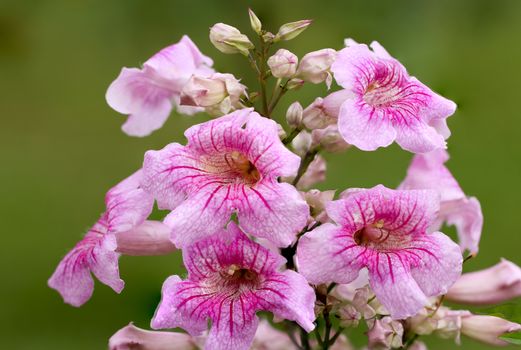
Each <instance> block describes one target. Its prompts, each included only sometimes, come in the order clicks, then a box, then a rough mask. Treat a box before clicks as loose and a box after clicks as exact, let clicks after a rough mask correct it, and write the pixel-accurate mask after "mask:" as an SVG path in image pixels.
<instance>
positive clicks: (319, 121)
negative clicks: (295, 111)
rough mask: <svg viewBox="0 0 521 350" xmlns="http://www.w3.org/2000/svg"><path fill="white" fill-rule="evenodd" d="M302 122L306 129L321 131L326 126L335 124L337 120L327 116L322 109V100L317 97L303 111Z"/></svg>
mask: <svg viewBox="0 0 521 350" xmlns="http://www.w3.org/2000/svg"><path fill="white" fill-rule="evenodd" d="M302 122H303V123H304V125H305V126H306V128H308V129H311V130H313V129H322V128H325V127H326V126H328V125H331V124H336V122H337V118H335V117H333V116H330V115H329V114H327V112H326V109H325V108H324V100H323V99H322V98H321V97H317V98H316V99H315V101H313V103H312V104H310V105H309V106H307V107H306V109H305V110H304V115H303V119H302Z"/></svg>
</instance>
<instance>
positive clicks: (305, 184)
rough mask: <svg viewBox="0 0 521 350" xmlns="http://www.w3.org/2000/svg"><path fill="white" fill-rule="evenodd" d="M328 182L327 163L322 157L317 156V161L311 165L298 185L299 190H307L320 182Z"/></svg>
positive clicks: (314, 160)
mask: <svg viewBox="0 0 521 350" xmlns="http://www.w3.org/2000/svg"><path fill="white" fill-rule="evenodd" d="M325 180H326V161H325V160H324V158H322V157H321V156H319V155H317V156H316V157H315V159H313V161H312V162H311V163H310V164H309V167H308V170H306V172H305V173H304V175H302V177H301V178H300V180H299V182H298V183H297V186H296V187H297V188H298V189H307V188H310V187H311V186H313V185H315V184H316V183H318V182H323V181H325Z"/></svg>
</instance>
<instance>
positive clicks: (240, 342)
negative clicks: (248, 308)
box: [204, 302, 259, 350]
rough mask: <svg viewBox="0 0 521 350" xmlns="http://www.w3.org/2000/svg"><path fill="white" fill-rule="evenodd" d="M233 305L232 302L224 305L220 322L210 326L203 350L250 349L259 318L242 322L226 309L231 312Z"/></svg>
mask: <svg viewBox="0 0 521 350" xmlns="http://www.w3.org/2000/svg"><path fill="white" fill-rule="evenodd" d="M233 305H234V304H233V303H232V302H229V303H227V305H224V307H223V312H222V313H221V320H220V322H219V323H217V324H212V328H211V329H210V333H209V334H208V339H207V340H206V343H205V347H204V348H205V350H229V349H237V350H247V349H249V348H250V345H251V343H252V342H253V338H254V337H255V332H256V331H257V327H258V325H259V318H258V317H257V316H255V315H253V317H251V318H250V319H247V320H242V318H241V317H240V316H238V315H237V314H235V315H233V314H232V313H230V312H229V310H227V309H226V307H229V308H230V309H231V310H232V311H233V307H234V306H233ZM236 307H237V305H236ZM239 315H240V314H239ZM234 316H235V317H237V316H238V317H237V318H239V319H240V320H237V319H235V317H234Z"/></svg>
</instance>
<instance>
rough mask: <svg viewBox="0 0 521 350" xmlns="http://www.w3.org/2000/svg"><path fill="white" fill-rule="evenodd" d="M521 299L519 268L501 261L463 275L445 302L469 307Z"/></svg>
mask: <svg viewBox="0 0 521 350" xmlns="http://www.w3.org/2000/svg"><path fill="white" fill-rule="evenodd" d="M519 297H521V268H519V266H517V265H516V264H514V263H513V262H511V261H508V260H505V259H501V262H499V263H498V264H496V265H494V266H492V267H489V268H488V269H485V270H480V271H475V272H469V273H464V274H463V275H461V277H460V278H459V279H458V280H457V281H456V283H454V285H453V286H452V287H451V288H450V289H449V292H448V293H447V296H446V298H447V300H450V301H454V302H457V303H463V304H470V305H487V304H497V303H501V302H504V301H508V300H510V299H513V298H519Z"/></svg>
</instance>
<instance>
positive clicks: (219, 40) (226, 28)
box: [210, 23, 254, 56]
mask: <svg viewBox="0 0 521 350" xmlns="http://www.w3.org/2000/svg"><path fill="white" fill-rule="evenodd" d="M210 41H211V42H212V44H213V45H214V46H215V47H216V48H217V50H219V51H221V52H222V53H228V54H233V53H241V54H243V55H245V56H247V55H248V53H249V50H251V49H253V48H254V46H253V44H252V42H251V41H250V39H248V37H247V36H246V35H244V34H242V33H241V32H240V31H239V30H238V29H237V28H235V27H232V26H230V25H227V24H224V23H217V24H215V25H214V26H213V27H212V28H210Z"/></svg>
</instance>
